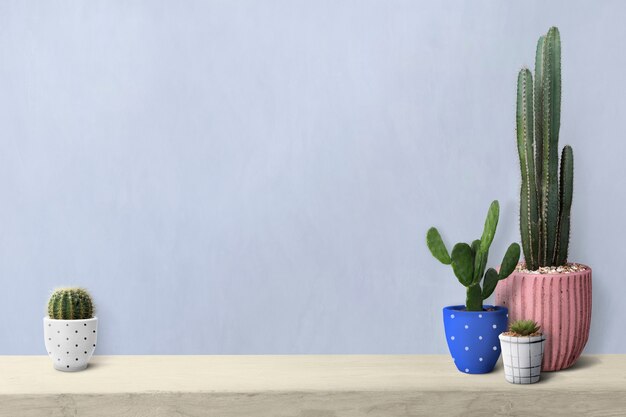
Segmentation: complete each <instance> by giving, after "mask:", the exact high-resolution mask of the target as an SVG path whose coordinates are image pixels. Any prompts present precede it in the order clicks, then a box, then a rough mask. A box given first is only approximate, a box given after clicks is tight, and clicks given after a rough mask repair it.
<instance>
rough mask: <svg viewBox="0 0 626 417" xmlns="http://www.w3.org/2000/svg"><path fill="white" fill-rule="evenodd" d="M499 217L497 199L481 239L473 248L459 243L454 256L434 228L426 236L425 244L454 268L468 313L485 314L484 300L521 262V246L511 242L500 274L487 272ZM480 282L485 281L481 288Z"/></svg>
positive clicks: (489, 213)
mask: <svg viewBox="0 0 626 417" xmlns="http://www.w3.org/2000/svg"><path fill="white" fill-rule="evenodd" d="M499 217H500V205H499V203H498V201H497V200H495V201H493V202H492V203H491V206H490V207H489V211H488V212H487V219H486V220H485V226H484V228H483V234H482V236H481V238H480V239H476V240H474V241H473V242H472V244H471V245H469V244H467V243H463V242H461V243H457V244H456V245H454V247H453V248H452V253H451V254H448V249H447V248H446V245H445V244H444V243H443V240H442V239H441V235H440V234H439V231H438V230H437V229H436V228H434V227H431V228H430V229H428V232H427V233H426V244H427V245H428V249H430V252H431V253H432V254H433V256H434V257H435V258H437V259H438V260H439V261H440V262H441V263H442V264H444V265H452V270H453V271H454V275H456V277H457V279H458V280H459V282H460V283H461V284H463V286H465V287H466V288H467V299H466V303H465V308H466V310H468V311H482V309H483V300H485V299H486V298H487V297H489V296H490V295H491V294H492V293H493V291H494V290H495V289H496V285H498V281H499V280H501V279H505V278H506V277H508V276H509V275H511V272H513V270H514V269H515V267H516V266H517V262H518V261H519V257H520V247H519V245H518V244H517V243H511V245H510V246H509V248H508V249H507V251H506V253H505V255H504V259H503V260H502V265H501V266H500V272H498V271H496V270H495V269H493V268H489V269H487V272H485V268H486V266H487V258H488V257H489V248H490V246H491V242H492V241H493V237H494V236H495V234H496V228H497V226H498V218H499ZM483 277H484V279H483ZM481 280H482V281H483V284H482V288H481V286H480V282H481Z"/></svg>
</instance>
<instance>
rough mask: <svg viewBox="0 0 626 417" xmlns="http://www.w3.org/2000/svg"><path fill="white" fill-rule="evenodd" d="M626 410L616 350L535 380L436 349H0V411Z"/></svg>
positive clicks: (322, 413) (622, 367)
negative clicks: (66, 366)
mask: <svg viewBox="0 0 626 417" xmlns="http://www.w3.org/2000/svg"><path fill="white" fill-rule="evenodd" d="M439 415H441V416H465V417H467V416H470V417H471V416H477V417H478V416H481V417H482V416H539V415H541V416H591V417H595V416H598V417H599V416H620V417H621V416H626V355H588V356H583V357H582V358H581V359H580V360H579V362H578V363H577V364H576V365H575V366H573V367H572V368H570V369H567V370H564V371H560V372H553V373H543V374H542V381H541V382H539V383H537V384H533V385H524V386H521V385H512V384H509V383H507V382H506V381H505V380H504V374H503V371H502V368H501V365H498V367H497V368H496V369H495V370H494V371H493V372H492V373H490V374H486V375H465V374H462V373H460V372H458V371H457V370H456V368H455V367H454V365H453V364H452V363H451V359H450V358H449V357H448V356H445V355H329V356H323V355H320V356H318V355H306V356H96V357H94V359H93V360H92V363H91V364H90V366H89V368H87V370H85V371H83V372H77V373H64V372H59V371H55V370H54V369H53V368H52V364H51V362H50V360H49V359H48V358H47V357H40V356H2V357H0V416H16V417H21V416H24V417H30V416H50V417H54V416H86V417H91V416H133V417H143V416H151V417H152V416H159V417H160V416H189V417H195V416H216V417H231V416H232V417H235V416H276V417H283V416H284V417H287V416H298V417H318V416H319V417H344V416H345V417H352V416H380V417H386V416H439Z"/></svg>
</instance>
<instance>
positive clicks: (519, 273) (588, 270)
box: [511, 262, 592, 278]
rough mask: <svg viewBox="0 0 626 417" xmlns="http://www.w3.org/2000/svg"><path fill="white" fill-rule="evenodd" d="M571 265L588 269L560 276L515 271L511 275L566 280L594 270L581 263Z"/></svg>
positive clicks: (564, 273)
mask: <svg viewBox="0 0 626 417" xmlns="http://www.w3.org/2000/svg"><path fill="white" fill-rule="evenodd" d="M570 263H575V264H577V265H582V266H584V267H585V268H586V269H585V270H584V271H577V272H561V273H558V274H533V273H530V272H521V271H513V272H512V273H511V275H523V276H525V277H535V278H564V277H570V276H572V277H573V276H576V275H582V274H590V273H591V272H592V269H591V267H590V266H589V265H587V264H583V263H580V262H570Z"/></svg>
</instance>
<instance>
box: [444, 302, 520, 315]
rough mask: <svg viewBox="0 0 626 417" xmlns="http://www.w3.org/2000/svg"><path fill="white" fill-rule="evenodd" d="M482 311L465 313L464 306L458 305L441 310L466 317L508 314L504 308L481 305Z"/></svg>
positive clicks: (507, 310)
mask: <svg viewBox="0 0 626 417" xmlns="http://www.w3.org/2000/svg"><path fill="white" fill-rule="evenodd" d="M488 308H492V309H493V310H491V311H487V310H486V309H488ZM483 309H484V310H483V311H467V310H465V304H459V305H455V306H447V307H444V308H443V311H449V312H454V313H455V314H467V315H476V314H502V313H508V312H509V309H508V308H506V307H504V306H492V305H489V304H484V305H483Z"/></svg>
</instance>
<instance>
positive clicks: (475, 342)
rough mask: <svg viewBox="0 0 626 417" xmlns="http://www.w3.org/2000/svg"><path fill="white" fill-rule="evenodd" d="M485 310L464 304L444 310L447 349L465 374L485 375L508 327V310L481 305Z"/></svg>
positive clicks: (492, 362)
mask: <svg viewBox="0 0 626 417" xmlns="http://www.w3.org/2000/svg"><path fill="white" fill-rule="evenodd" d="M483 308H484V311H465V306H464V305H459V306H449V307H444V309H443V325H444V328H445V331H446V340H447V342H448V349H449V350H450V354H451V355H452V360H453V361H454V364H455V365H456V367H457V369H458V370H459V371H461V372H463V373H465V374H486V373H488V372H491V371H492V370H493V368H494V366H496V362H497V361H498V358H499V357H500V339H498V336H499V335H500V333H502V332H504V331H506V329H507V326H508V321H509V319H508V312H509V311H508V309H507V308H506V307H500V306H490V305H485V306H483Z"/></svg>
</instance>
